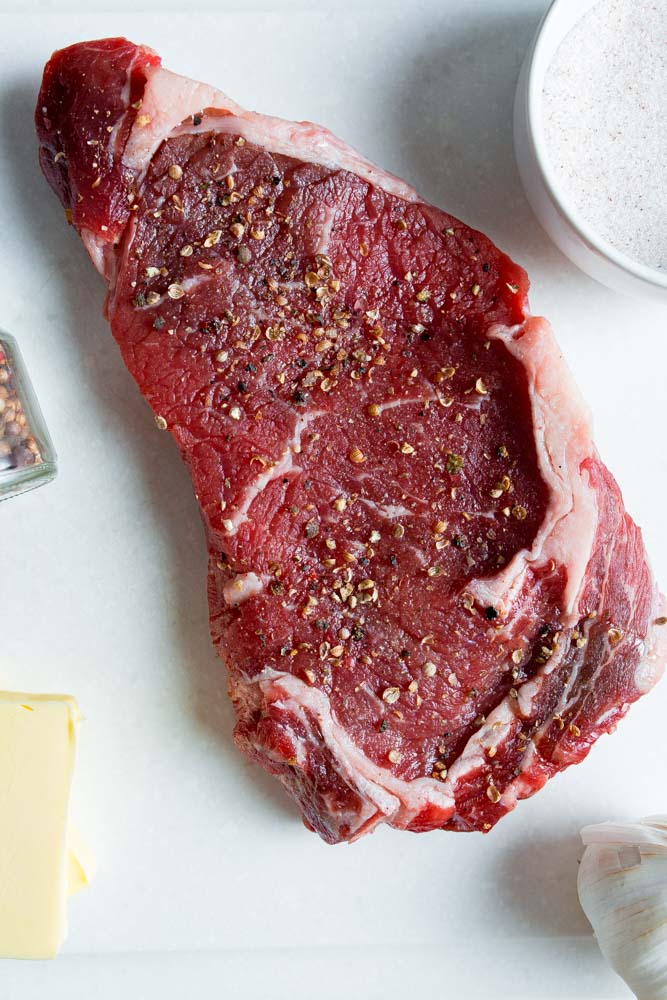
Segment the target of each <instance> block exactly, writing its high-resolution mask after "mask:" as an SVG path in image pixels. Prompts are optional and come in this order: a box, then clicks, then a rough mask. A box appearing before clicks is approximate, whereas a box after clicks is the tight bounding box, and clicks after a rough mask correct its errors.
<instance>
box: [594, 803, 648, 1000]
mask: <svg viewBox="0 0 667 1000" xmlns="http://www.w3.org/2000/svg"><path fill="white" fill-rule="evenodd" d="M582 839H583V841H584V844H585V845H586V850H585V851H584V856H583V858H582V861H581V865H580V867H579V877H578V883H577V885H578V890H579V899H580V901H581V905H582V908H583V910H584V913H585V914H586V916H587V917H588V919H589V921H590V923H591V925H592V927H593V930H594V931H595V935H596V937H597V941H598V944H599V946H600V950H601V951H602V953H603V955H604V956H605V958H606V959H607V961H608V962H609V964H610V965H611V966H612V968H613V969H615V971H616V972H617V973H618V974H619V975H620V976H621V977H622V978H623V979H624V980H625V982H626V983H627V984H628V986H629V987H630V989H631V990H632V991H633V992H634V993H635V995H636V996H637V997H638V998H639V1000H667V816H652V817H649V818H647V819H644V820H641V821H640V822H639V823H600V824H598V825H596V826H588V827H585V828H584V829H583V830H582Z"/></svg>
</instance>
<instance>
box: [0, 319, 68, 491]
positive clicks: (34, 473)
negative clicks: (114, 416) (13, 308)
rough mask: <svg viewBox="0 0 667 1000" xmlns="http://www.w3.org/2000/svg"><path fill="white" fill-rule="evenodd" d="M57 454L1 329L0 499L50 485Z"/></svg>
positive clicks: (22, 369) (12, 342) (13, 348)
mask: <svg viewBox="0 0 667 1000" xmlns="http://www.w3.org/2000/svg"><path fill="white" fill-rule="evenodd" d="M56 471H57V466H56V454H55V451H54V450H53V444H52V443H51V438H50V436H49V432H48V430H47V428H46V424H45V423H44V417H43V416H42V411H41V410H40V408H39V403H38V402H37V397H36V396H35V393H34V390H33V388H32V385H31V382H30V379H29V378H28V373H27V371H26V368H25V365H24V362H23V358H22V357H21V352H20V351H19V349H18V345H17V343H16V341H15V340H14V338H13V337H10V336H9V334H7V333H5V332H4V331H2V330H0V500H6V499H7V498H8V497H13V496H17V495H18V494H19V493H25V492H26V491H27V490H31V489H34V488H35V487H37V486H42V485H43V484H44V483H48V482H50V481H51V480H52V479H53V478H54V476H55V475H56Z"/></svg>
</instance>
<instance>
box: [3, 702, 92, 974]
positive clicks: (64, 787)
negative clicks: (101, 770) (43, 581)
mask: <svg viewBox="0 0 667 1000" xmlns="http://www.w3.org/2000/svg"><path fill="white" fill-rule="evenodd" d="M78 721H79V710H78V708H77V704H76V701H75V700H74V698H71V697H69V696H67V695H34V694H21V693H16V692H7V691H4V692H0V956H2V957H5V958H53V957H54V956H55V955H56V954H57V952H58V949H59V948H60V945H61V943H62V941H63V939H64V937H65V934H66V932H67V894H68V891H69V886H70V884H71V885H73V887H74V888H76V887H77V886H78V887H79V888H81V887H82V884H83V883H85V881H87V879H86V876H85V866H82V865H78V871H77V864H75V863H74V862H72V861H71V860H70V852H69V840H68V827H69V824H68V814H69V800H70V789H71V784H72V774H73V769H74V754H75V744H76V729H77V722H78ZM75 856H76V852H75ZM72 868H74V870H72Z"/></svg>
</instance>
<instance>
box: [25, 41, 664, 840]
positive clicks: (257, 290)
mask: <svg viewBox="0 0 667 1000" xmlns="http://www.w3.org/2000/svg"><path fill="white" fill-rule="evenodd" d="M36 122H37V131H38V134H39V140H40V161H41V164H42V169H43V171H44V173H45V175H46V177H47V179H48V180H49V182H50V184H51V185H52V187H53V188H54V189H55V191H56V192H57V193H58V195H59V197H60V198H61V200H62V202H63V204H64V205H65V209H66V213H67V215H68V218H69V220H70V221H71V222H72V223H73V224H74V226H75V227H76V229H77V230H78V232H79V233H80V235H81V237H82V239H83V241H84V243H85V246H86V248H87V250H88V252H89V254H90V256H91V257H92V259H93V262H94V263H95V265H96V266H97V268H98V269H99V271H100V272H101V273H102V274H103V275H104V277H105V278H106V280H107V283H108V297H107V304H106V309H107V314H108V317H109V319H110V322H111V325H112V329H113V333H114V336H115V338H116V340H117V341H118V344H119V346H120V349H121V351H122V354H123V357H124V359H125V362H126V364H127V367H128V368H129V370H130V372H131V373H132V375H133V376H134V378H135V379H136V381H137V383H138V385H139V387H140V389H141V391H142V393H143V394H144V395H145V397H146V399H147V400H148V402H149V403H150V405H151V407H152V408H153V411H154V413H155V415H156V420H157V422H158V425H159V426H160V427H162V428H167V429H168V430H169V432H170V433H171V434H172V435H173V437H174V439H175V441H176V443H177V444H178V446H179V448H180V451H181V454H182V456H183V458H184V460H185V461H186V463H187V465H188V467H189V469H190V472H191V475H192V480H193V485H194V490H195V493H196V496H197V499H198V501H199V504H200V507H201V512H202V517H203V521H204V525H205V528H206V534H207V539H208V547H209V553H210V571H209V581H208V591H209V602H210V613H211V629H212V634H213V639H214V642H215V644H216V646H217V649H218V651H219V653H220V655H221V657H222V658H223V660H224V662H225V664H226V666H227V668H228V671H229V690H230V694H231V697H232V699H233V701H234V706H235V709H236V714H237V724H236V729H235V739H236V742H237V744H238V746H239V747H240V748H241V749H242V750H243V751H244V752H245V753H247V754H248V755H249V756H250V757H251V758H252V759H253V760H255V761H257V763H259V764H261V765H262V766H263V767H264V768H266V769H267V770H268V771H270V772H271V773H272V774H274V775H276V776H277V777H278V778H279V779H280V780H281V781H282V782H283V784H284V785H285V787H286V788H287V790H288V791H289V792H290V793H291V794H292V795H293V796H294V798H295V799H296V800H297V802H298V804H299V806H300V808H301V810H302V812H303V816H304V820H305V822H306V824H307V825H308V826H310V827H312V828H313V829H315V830H316V831H317V832H318V833H319V834H320V835H321V836H322V837H323V838H324V839H325V840H327V841H329V842H331V843H333V842H337V841H342V840H353V839H355V838H357V837H359V836H361V835H362V834H363V833H366V832H368V831H370V830H372V829H373V828H374V827H375V826H376V825H377V824H378V823H382V822H385V823H389V824H391V825H392V826H395V827H399V828H401V829H407V830H414V831H423V830H431V829H435V828H441V829H454V830H489V829H491V827H492V826H493V825H494V824H495V823H496V822H497V821H498V819H500V817H501V816H503V815H504V814H505V813H507V812H508V811H509V810H511V809H512V808H513V807H514V805H515V804H516V802H517V800H518V799H521V798H525V797H526V796H529V795H531V794H532V793H533V792H535V791H536V790H537V789H538V788H540V787H541V786H542V785H543V784H544V783H545V782H546V781H547V779H548V778H549V777H551V776H552V775H553V774H555V773H556V772H557V771H560V770H562V769H563V768H565V767H567V766H568V765H570V764H573V763H577V762H578V761H580V760H582V758H583V757H585V756H586V754H587V753H588V751H589V749H590V747H591V746H592V744H593V743H594V741H595V740H596V739H597V738H598V736H600V735H601V734H602V733H603V732H608V731H609V730H611V729H613V728H614V727H615V725H616V723H617V722H618V720H619V719H620V718H621V716H623V715H624V713H625V712H626V711H627V709H628V707H629V705H630V703H631V702H633V701H635V699H637V698H638V697H639V696H640V695H641V694H643V693H644V692H646V691H647V690H648V689H649V688H650V687H651V686H652V685H653V684H654V683H655V682H656V680H657V679H658V677H659V675H660V672H661V669H662V664H663V660H664V647H663V648H660V644H659V643H658V641H657V634H658V633H657V631H656V629H655V626H656V624H660V623H661V619H660V616H661V615H662V610H661V607H660V597H659V594H658V592H657V590H656V588H655V586H654V584H653V581H652V578H651V573H650V570H649V568H648V565H647V562H646V556H645V553H644V548H643V545H642V541H641V536H640V533H639V530H638V528H637V527H636V526H635V525H634V523H633V522H632V521H631V520H630V518H629V517H628V515H627V514H626V513H625V510H624V508H623V502H622V499H621V495H620V492H619V489H618V487H617V485H616V483H615V481H614V480H613V478H612V477H611V475H610V474H609V472H608V471H607V469H606V468H605V466H604V465H603V464H602V463H601V462H600V459H599V458H598V455H597V453H596V450H595V447H594V445H593V442H592V438H591V423H590V418H589V415H588V412H587V410H586V408H585V406H584V404H583V403H582V400H581V398H580V396H579V393H578V391H577V389H576V387H575V386H574V384H573V382H572V379H571V377H570V375H569V373H568V370H567V368H566V366H565V363H564V361H563V359H562V357H561V355H560V352H559V350H558V348H557V346H556V343H555V341H554V339H553V336H552V333H551V331H550V328H549V326H548V325H547V323H546V322H545V321H544V320H542V319H538V318H534V317H531V316H530V314H529V312H528V303H527V297H526V296H527V289H528V281H527V278H526V275H525V273H524V272H523V270H521V268H519V267H517V265H515V264H514V263H512V261H511V260H510V259H509V258H508V257H506V256H505V255H504V254H503V253H501V252H500V251H499V250H498V249H497V248H496V247H495V246H494V245H493V244H492V243H491V242H490V241H489V240H488V239H487V238H486V237H485V236H483V235H482V234H481V233H478V232H475V231H474V230H472V229H470V228H469V227H468V226H466V225H464V224H463V223H461V222H459V221H458V220H457V219H455V218H453V217H452V216H450V215H447V214H446V213H444V212H441V211H440V210H439V209H436V208H433V207H431V206H430V205H427V204H425V203H424V202H423V201H422V200H421V199H420V198H419V197H418V196H417V195H416V193H415V192H414V191H413V190H411V189H410V188H409V187H407V186H406V185H405V184H404V183H402V182H401V181H399V180H398V179H396V178H394V177H391V176H389V175H388V174H386V173H384V172H382V171H381V170H379V169H378V168H377V167H375V166H373V165H372V164H371V163H369V162H367V161H366V160H364V159H363V158H362V157H360V156H359V155H358V154H356V153H355V152H354V151H353V150H351V149H349V148H348V147H347V146H345V145H344V144H343V143H342V142H340V141H339V140H338V139H336V138H334V136H332V135H331V134H330V133H328V132H326V131H325V130H323V129H321V128H319V127H317V126H315V125H311V124H309V123H301V124H294V123H289V122H284V121H279V120H277V119H274V118H268V117H264V116H262V115H257V114H251V113H249V112H247V111H245V110H244V109H242V108H240V107H239V106H238V105H236V104H234V103H233V102H232V101H231V100H230V99H229V98H227V97H226V96H225V95H224V94H223V93H221V92H220V91H218V90H215V89H213V88H212V87H209V86H206V85H204V84H199V83H195V82H193V81H191V80H187V79H184V78H182V77H179V76H175V75H174V74H172V73H169V72H167V71H166V70H163V69H162V68H161V66H160V60H159V58H158V57H157V56H156V55H155V53H153V52H152V51H151V50H149V49H146V48H143V47H141V46H136V45H134V44H132V43H130V42H128V41H126V40H124V39H106V40H104V41H98V42H87V43H82V44H78V45H73V46H71V47H70V48H67V49H64V50H62V51H59V52H57V53H55V55H54V56H53V57H52V59H51V60H50V61H49V63H48V64H47V66H46V69H45V72H44V80H43V85H42V90H41V93H40V95H39V102H38V105H37V113H36Z"/></svg>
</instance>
